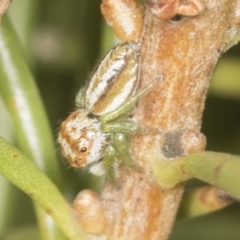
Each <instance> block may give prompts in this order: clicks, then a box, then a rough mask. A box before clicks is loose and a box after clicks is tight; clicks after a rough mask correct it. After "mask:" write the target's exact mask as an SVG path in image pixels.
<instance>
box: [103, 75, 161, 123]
mask: <svg viewBox="0 0 240 240" xmlns="http://www.w3.org/2000/svg"><path fill="white" fill-rule="evenodd" d="M161 78H162V77H158V78H156V79H154V80H153V81H152V82H151V83H150V84H149V85H148V86H146V87H145V88H143V89H142V90H140V91H139V92H138V93H137V94H136V95H135V96H132V97H131V98H129V99H127V101H126V102H125V103H124V104H122V105H121V106H120V107H119V108H118V109H116V110H115V111H113V112H111V113H107V114H104V115H102V116H100V121H101V122H102V123H108V122H111V121H114V120H116V119H120V118H123V117H126V116H127V115H129V112H131V110H132V109H133V107H134V105H135V104H136V103H137V102H138V101H139V100H140V99H141V98H142V97H143V96H144V95H145V94H147V93H148V91H149V90H150V89H151V88H152V86H153V85H154V84H155V83H156V82H157V81H159V80H160V79H161Z"/></svg>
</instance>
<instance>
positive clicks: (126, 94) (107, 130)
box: [58, 42, 156, 179]
mask: <svg viewBox="0 0 240 240" xmlns="http://www.w3.org/2000/svg"><path fill="white" fill-rule="evenodd" d="M138 80H139V45H138V44H137V43H133V42H128V43H123V44H120V45H118V46H116V47H115V48H113V49H112V50H111V51H110V52H109V53H108V54H107V55H106V57H105V58H104V59H103V60H102V61H101V62H100V64H99V65H98V66H97V68H96V69H95V71H94V72H93V75H92V76H91V79H90V81H89V83H88V84H87V86H86V87H85V88H84V89H81V90H80V92H79V94H78V95H77V97H76V105H77V107H78V109H77V110H76V111H75V112H73V113H72V114H71V115H70V116H69V117H68V118H67V119H66V120H65V121H64V122H62V124H61V128H60V132H59V137H58V141H59V143H60V148H61V153H62V154H63V155H64V156H65V157H66V158H67V160H68V161H69V163H70V164H71V165H72V166H73V167H84V166H87V165H88V166H89V167H90V171H91V172H92V173H94V174H96V175H101V174H103V173H105V172H106V173H107V175H108V177H109V178H112V179H114V168H115V166H116V165H118V164H119V163H120V162H124V163H126V164H127V165H128V166H134V165H133V162H132V160H131V157H130V154H129V152H128V148H129V135H130V134H135V133H137V132H141V130H140V129H139V128H138V127H137V125H136V123H135V122H134V121H133V120H131V119H130V118H129V114H130V113H131V110H132V108H133V107H134V105H135V104H136V102H137V101H138V100H139V99H140V98H141V97H143V96H144V94H146V93H147V91H148V90H149V89H150V88H151V87H152V85H153V84H154V83H155V82H156V80H154V81H153V82H152V83H151V84H149V85H148V86H147V87H145V88H144V89H142V90H141V91H139V92H137V93H136V88H137V85H138Z"/></svg>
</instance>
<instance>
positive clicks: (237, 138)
mask: <svg viewBox="0 0 240 240" xmlns="http://www.w3.org/2000/svg"><path fill="white" fill-rule="evenodd" d="M100 3H101V1H100V0H72V1H66V0H49V1H40V0H35V1H32V0H21V1H13V3H12V4H11V6H10V9H9V12H8V13H9V16H10V19H11V21H12V23H13V25H14V27H15V29H16V31H17V33H18V35H19V37H20V39H21V42H22V45H23V48H24V51H25V54H26V57H27V59H28V64H29V66H30V68H31V70H32V73H33V75H34V77H35V79H36V83H37V85H38V88H39V91H40V94H41V96H42V99H43V102H44V105H45V108H46V111H47V114H48V117H49V121H50V124H51V128H52V132H53V133H54V135H55V136H57V131H58V128H59V124H60V122H61V120H63V119H64V118H66V117H67V116H68V114H69V113H70V112H71V111H72V110H73V109H74V100H75V96H76V93H77V92H78V90H79V88H80V86H81V85H82V84H84V82H85V81H86V80H87V78H88V76H89V74H90V73H91V70H92V69H93V67H94V65H95V64H96V63H97V62H98V59H100V58H101V56H103V55H104V53H106V51H107V50H108V49H110V48H111V46H112V45H113V44H114V42H115V39H114V36H113V33H112V32H111V29H110V28H109V27H108V26H106V23H105V21H104V20H103V18H102V16H101V13H100ZM202 132H203V133H204V134H205V135H206V136H207V141H208V143H207V150H212V151H219V152H229V153H233V154H238V155H240V46H239V45H238V46H235V47H234V48H232V49H230V50H229V51H228V52H227V53H226V54H225V55H224V56H223V57H222V58H221V60H220V62H219V64H218V66H217V68H216V71H215V74H214V77H213V79H212V81H211V83H210V90H209V93H208V97H207V100H206V107H205V111H204V116H203V127H202ZM0 135H1V136H4V137H5V138H6V139H8V140H9V141H11V142H14V133H13V130H12V123H11V119H10V117H9V116H8V113H7V110H6V109H5V108H4V105H3V104H2V103H1V102H0ZM56 151H57V144H56ZM59 162H60V166H61V169H62V172H63V178H64V185H65V189H66V191H65V192H66V197H67V198H68V200H69V201H72V199H73V197H74V196H75V195H76V194H77V192H79V191H80V190H81V189H83V188H89V187H91V188H94V189H95V190H97V189H98V186H99V185H101V179H99V178H96V177H94V176H92V175H90V174H88V173H87V172H86V171H82V170H77V171H76V170H74V169H72V168H70V167H69V166H68V164H67V163H66V161H65V160H64V159H63V158H62V157H61V156H59ZM202 184H203V183H201V182H199V181H196V180H193V181H190V183H188V185H187V186H188V187H189V188H190V187H194V186H199V185H202ZM8 185H9V184H8V183H6V181H5V180H4V179H3V178H2V177H1V178H0V188H1V192H4V188H7V189H8V191H7V195H6V196H0V208H1V210H0V215H1V216H0V239H4V240H21V239H24V240H26V239H27V240H28V239H36V240H37V239H38V230H37V228H36V219H35V215H34V210H33V205H32V202H31V200H30V199H29V198H28V197H27V196H26V195H25V194H23V193H22V192H21V191H19V190H17V189H16V188H15V187H14V186H11V188H8ZM4 197H7V198H10V199H11V201H9V202H8V204H7V206H6V205H3V204H2V203H4ZM23 216H24V217H23ZM239 222H240V207H239V205H238V204H234V205H233V206H231V207H228V208H226V209H224V210H221V211H219V212H216V213H212V214H209V215H208V216H203V217H199V218H195V219H189V220H185V221H179V222H176V224H175V226H174V230H173V233H172V234H171V238H170V239H171V240H191V239H194V240H200V239H201V240H202V239H204V240H225V239H231V240H239V239H240V228H239V227H238V224H239Z"/></svg>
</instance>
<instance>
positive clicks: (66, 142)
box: [58, 109, 108, 168]
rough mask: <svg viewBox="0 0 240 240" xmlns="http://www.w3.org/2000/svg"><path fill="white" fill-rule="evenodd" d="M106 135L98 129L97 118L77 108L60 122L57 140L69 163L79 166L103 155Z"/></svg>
mask: <svg viewBox="0 0 240 240" xmlns="http://www.w3.org/2000/svg"><path fill="white" fill-rule="evenodd" d="M107 136H108V134H106V133H102V132H101V131H100V122H99V120H98V118H95V117H89V114H88V111H87V110H86V109H78V110H76V111H75V112H73V113H72V114H71V115H70V116H69V117H68V118H67V119H66V120H65V121H63V122H62V124H61V127H60V132H59V137H58V141H59V143H60V148H61V153H62V155H63V156H65V157H66V158H67V160H68V162H69V164H70V165H71V166H73V167H79V168H81V167H85V166H86V165H87V164H90V163H95V162H98V161H99V160H100V159H101V158H102V157H103V154H104V149H105V146H106V142H107Z"/></svg>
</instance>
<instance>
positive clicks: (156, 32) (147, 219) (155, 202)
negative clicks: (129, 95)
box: [92, 0, 240, 240]
mask: <svg viewBox="0 0 240 240" xmlns="http://www.w3.org/2000/svg"><path fill="white" fill-rule="evenodd" d="M103 2H104V4H108V8H110V9H114V12H115V13H116V12H118V11H120V9H119V7H118V6H119V4H120V5H124V6H125V7H127V6H128V4H129V3H130V2H132V4H133V5H134V4H136V1H129V0H119V1H116V0H115V1H111V0H109V1H107V0H105V1H103ZM151 2H154V3H155V5H151ZM170 2H171V3H172V4H173V5H172V6H174V7H172V8H171V7H169V8H168V10H169V11H172V12H171V13H170V14H169V13H168V14H169V15H168V17H161V14H160V17H159V15H155V13H156V12H157V13H159V12H161V8H164V7H168V4H169V3H170ZM174 2H175V3H176V4H175V5H174ZM186 2H190V3H191V4H190V5H187V3H186ZM147 4H148V5H147V6H146V9H145V12H144V22H143V26H142V27H138V29H142V31H141V32H138V30H136V32H135V33H134V34H133V35H132V37H130V39H129V37H128V38H126V36H124V32H127V29H124V28H125V26H124V24H122V22H123V20H126V19H122V21H121V20H119V19H117V20H116V15H114V14H112V12H111V11H109V12H108V13H106V12H105V14H104V16H105V18H106V19H107V21H109V19H111V21H112V22H115V23H116V22H117V24H116V25H117V27H114V26H116V25H114V24H112V26H113V29H114V31H115V32H116V33H117V36H118V37H120V39H121V40H126V39H127V40H136V39H139V41H140V43H141V61H142V62H141V85H142V86H146V85H147V84H149V83H150V82H151V81H152V80H153V79H155V78H156V77H158V76H160V75H163V80H162V81H161V82H159V83H158V85H157V84H156V85H157V86H155V87H154V89H152V91H151V92H150V93H149V94H148V95H147V96H146V97H144V98H143V99H142V100H141V101H140V102H139V104H138V107H137V108H136V110H135V114H134V118H135V119H136V121H138V123H139V125H142V126H148V127H149V126H150V127H155V128H158V129H160V130H161V134H157V135H153V134H149V135H145V136H141V135H139V136H134V137H133V138H132V149H131V150H132V151H131V152H132V156H133V158H134V159H135V161H136V162H137V164H138V165H139V166H140V167H141V168H142V169H143V170H142V172H137V171H134V170H132V169H129V168H125V167H122V168H121V169H119V171H118V176H119V180H118V181H119V182H120V187H119V188H117V187H116V186H114V185H112V184H109V183H106V185H105V186H104V189H103V191H102V194H101V201H102V204H103V207H104V209H105V212H106V217H107V220H108V225H107V227H106V229H105V231H104V232H103V233H102V234H101V235H96V236H92V239H111V240H112V239H138V240H143V239H158V240H163V239H167V238H168V235H169V232H170V231H171V228H172V224H173V222H174V218H175V215H176V211H177V209H178V205H179V202H180V200H181V196H182V192H183V184H180V185H178V186H177V187H174V188H172V189H168V190H166V189H163V188H161V186H159V185H158V184H157V183H156V182H155V179H154V176H153V174H152V170H151V167H150V166H151V164H150V163H151V161H152V160H156V159H159V158H161V159H166V161H168V160H169V155H168V153H166V149H169V148H175V150H176V149H177V148H179V146H178V145H179V144H181V143H180V142H178V139H175V141H174V140H173V142H174V144H173V145H172V146H171V141H170V144H169V141H168V148H166V145H164V144H165V143H164V142H165V139H166V136H167V135H169V134H170V135H171V136H174V133H176V136H178V137H179V134H178V133H181V134H182V133H184V131H187V133H189V132H190V133H191V134H190V135H188V134H183V136H186V138H187V139H188V140H189V144H190V145H193V146H194V148H191V147H189V144H186V143H184V144H183V145H181V148H183V151H181V153H179V151H173V152H176V154H175V156H171V158H177V157H180V156H181V155H183V154H188V153H189V148H190V149H194V151H200V150H203V149H204V145H205V141H204V137H203V136H202V135H201V134H200V132H199V130H200V127H201V119H202V112H203V109H204V101H205V98H206V92H207V88H208V84H209V80H210V78H211V76H212V72H213V69H214V67H215V65H216V63H217V60H218V58H219V56H220V54H221V53H222V52H223V51H225V50H226V49H227V47H229V45H231V44H232V43H231V41H233V39H234V38H235V37H236V35H238V31H239V22H240V21H239V15H238V12H239V11H240V1H239V0H214V1H207V0H206V1H204V0H202V1H200V0H197V1H196V0H193V1H185V0H182V1H173V0H169V1H168V0H164V1H157V0H154V1H147ZM199 4H200V5H199ZM130 5H131V4H130ZM131 6H132V5H131ZM202 6H204V7H203V8H202ZM148 7H149V8H148ZM102 8H103V6H102ZM153 8H155V9H154V11H153ZM156 8H159V9H156ZM196 9H197V13H196V14H195V13H194V12H195V10H196ZM128 10H129V12H131V9H130V8H129V9H128ZM183 10H184V11H185V12H186V13H187V14H186V15H195V16H194V17H186V16H183V15H181V16H179V17H178V16H177V15H178V14H179V13H181V14H182V13H184V11H183ZM129 12H128V11H127V14H126V16H125V17H126V18H131V14H129ZM193 13H194V14H193ZM122 14H123V13H122ZM139 14H140V12H139ZM176 14H177V15H176ZM164 16H165V15H164ZM169 16H170V17H176V16H177V17H176V18H173V19H172V20H166V18H167V19H168V18H169ZM122 17H123V18H124V14H123V15H122ZM163 19H164V20H163ZM127 20H129V19H127ZM129 21H130V22H131V21H132V22H134V21H133V19H130V20H129ZM137 22H138V23H139V21H137ZM119 29H120V30H121V31H120V33H121V34H118V33H119ZM142 86H141V87H142ZM192 133H193V134H192ZM181 134H180V135H181ZM196 142H197V144H195V143H196ZM163 149H165V151H163ZM191 151H192V150H191Z"/></svg>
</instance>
